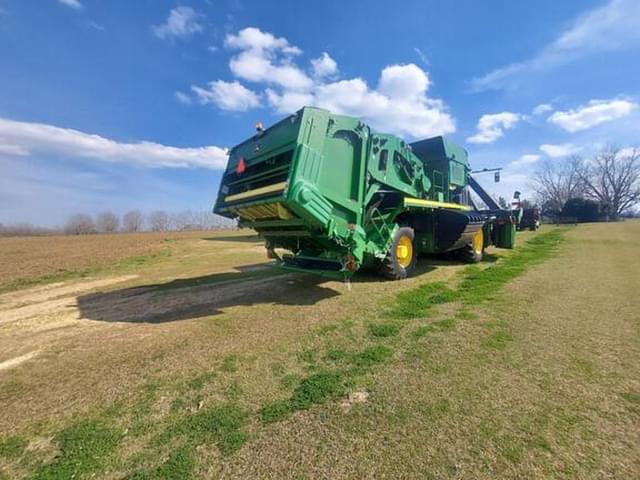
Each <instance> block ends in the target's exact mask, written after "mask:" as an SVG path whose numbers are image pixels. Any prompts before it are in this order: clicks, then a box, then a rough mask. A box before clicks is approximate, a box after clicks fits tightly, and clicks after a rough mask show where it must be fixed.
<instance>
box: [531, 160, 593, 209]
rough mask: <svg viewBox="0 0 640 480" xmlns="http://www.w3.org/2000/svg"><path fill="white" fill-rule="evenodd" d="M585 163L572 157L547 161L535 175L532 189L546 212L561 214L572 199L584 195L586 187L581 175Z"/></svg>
mask: <svg viewBox="0 0 640 480" xmlns="http://www.w3.org/2000/svg"><path fill="white" fill-rule="evenodd" d="M582 168H583V161H582V159H581V158H580V157H578V156H572V157H569V158H567V159H565V160H564V161H561V162H559V161H557V160H546V161H544V162H543V163H542V166H541V168H540V169H539V170H538V171H537V172H536V173H534V175H533V185H532V188H533V190H534V192H535V193H536V196H537V201H538V203H539V204H540V205H542V207H543V208H544V209H545V210H548V211H555V212H559V211H560V210H562V207H563V206H564V204H565V203H566V202H567V200H569V199H570V198H574V197H580V196H582V195H583V193H584V190H585V186H584V181H583V175H582V174H581V171H582Z"/></svg>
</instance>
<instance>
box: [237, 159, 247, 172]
mask: <svg viewBox="0 0 640 480" xmlns="http://www.w3.org/2000/svg"><path fill="white" fill-rule="evenodd" d="M246 169H247V165H246V163H244V158H242V157H241V158H240V161H239V162H238V165H236V173H237V174H238V175H242V174H243V173H244V171H245V170H246Z"/></svg>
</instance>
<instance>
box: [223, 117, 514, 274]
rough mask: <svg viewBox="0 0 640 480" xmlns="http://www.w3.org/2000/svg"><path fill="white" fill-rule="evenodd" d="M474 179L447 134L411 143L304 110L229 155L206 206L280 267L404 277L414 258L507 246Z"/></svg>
mask: <svg viewBox="0 0 640 480" xmlns="http://www.w3.org/2000/svg"><path fill="white" fill-rule="evenodd" d="M471 178H472V177H471V176H470V174H469V165H468V158H467V152H466V151H465V150H464V149H463V148H461V147H459V146H457V145H455V144H454V143H452V142H450V141H449V140H448V139H445V138H443V137H435V138H430V139H426V140H422V141H420V142H415V143H413V144H410V145H409V144H406V143H405V142H404V141H403V140H402V139H401V138H399V137H397V136H394V135H388V134H378V133H374V132H372V130H371V129H370V128H369V127H368V126H367V125H366V124H365V123H363V122H362V121H360V120H359V119H357V118H352V117H347V116H342V115H334V114H332V113H330V112H328V111H326V110H322V109H318V108H313V107H305V108H303V109H301V110H299V111H298V112H296V113H295V114H293V115H290V116H289V117H287V118H285V119H284V120H282V121H280V122H278V123H276V124H275V125H273V126H272V127H270V128H268V129H262V128H260V129H257V132H256V134H255V135H254V136H253V137H251V138H249V139H248V140H245V141H244V142H242V143H240V144H239V145H237V146H235V147H234V148H232V149H231V150H230V152H229V162H228V164H227V168H226V170H225V172H224V174H223V176H222V179H221V182H220V190H219V193H218V199H217V201H216V204H215V207H214V211H215V212H216V213H218V214H220V215H223V216H227V217H230V218H236V219H237V220H238V222H239V225H240V226H241V227H248V228H252V229H254V230H255V231H257V232H258V233H259V234H260V235H261V236H262V237H263V238H264V240H265V246H266V248H267V252H268V254H269V255H270V256H271V257H273V258H276V259H277V260H278V261H279V262H280V263H281V264H282V266H284V267H286V268H289V269H294V270H304V271H314V272H318V273H323V274H333V275H335V274H338V275H347V276H348V275H351V274H353V273H354V272H355V271H357V270H358V269H360V268H362V267H376V268H379V269H380V270H381V271H382V272H383V273H384V274H385V275H386V276H388V277H390V278H404V277H406V276H407V275H410V274H411V273H412V272H413V270H414V269H415V266H416V260H417V256H418V254H419V253H442V252H454V253H455V254H457V255H459V256H460V257H461V258H462V259H465V260H467V261H479V260H480V259H481V258H482V254H483V251H484V248H485V247H486V246H487V245H489V244H495V245H497V246H500V247H504V248H512V247H513V241H514V238H515V237H514V236H513V235H511V234H510V233H508V234H507V233H505V232H506V230H510V229H511V225H512V224H511V223H509V222H510V221H511V219H510V218H509V216H508V215H505V214H504V213H503V211H500V212H493V211H478V210H477V209H475V208H474V207H473V202H472V201H471V199H470V196H469V191H468V190H469V182H470V179H471ZM513 227H514V231H515V225H513ZM283 251H284V252H285V253H282V252H283ZM278 252H280V253H278Z"/></svg>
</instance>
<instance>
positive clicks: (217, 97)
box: [191, 80, 260, 112]
mask: <svg viewBox="0 0 640 480" xmlns="http://www.w3.org/2000/svg"><path fill="white" fill-rule="evenodd" d="M191 88H192V89H193V91H194V92H195V93H196V95H197V96H198V100H199V101H200V103H202V104H207V103H211V104H213V105H217V106H218V107H220V108H221V109H223V110H231V111H237V112H244V111H247V110H249V109H250V108H255V107H258V106H259V105H260V98H259V97H258V95H256V94H255V93H254V92H253V91H252V90H249V89H248V88H246V87H245V86H244V85H242V84H241V83H240V82H238V81H234V82H225V81H224V80H216V81H215V82H209V88H207V89H204V88H201V87H197V86H193V87H191Z"/></svg>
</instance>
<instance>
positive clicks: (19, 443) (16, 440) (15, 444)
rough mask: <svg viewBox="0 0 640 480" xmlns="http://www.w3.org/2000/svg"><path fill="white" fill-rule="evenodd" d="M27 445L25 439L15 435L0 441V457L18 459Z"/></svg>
mask: <svg viewBox="0 0 640 480" xmlns="http://www.w3.org/2000/svg"><path fill="white" fill-rule="evenodd" d="M28 443H29V442H28V441H27V440H26V439H25V438H23V437H20V436H17V435H14V436H12V437H8V438H5V439H3V440H0V457H6V458H16V457H19V456H20V455H22V452H23V451H24V449H25V447H26V446H27V444H28Z"/></svg>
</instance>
